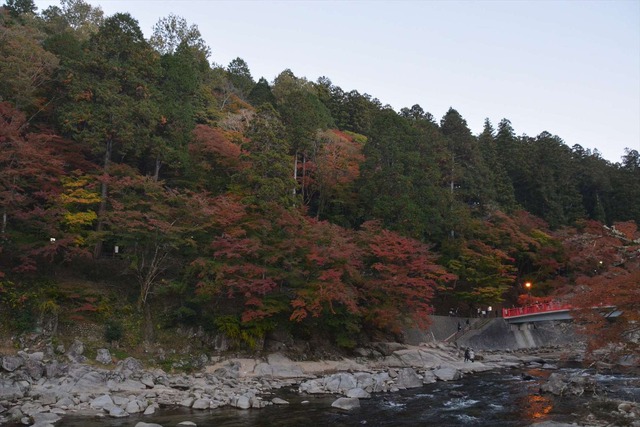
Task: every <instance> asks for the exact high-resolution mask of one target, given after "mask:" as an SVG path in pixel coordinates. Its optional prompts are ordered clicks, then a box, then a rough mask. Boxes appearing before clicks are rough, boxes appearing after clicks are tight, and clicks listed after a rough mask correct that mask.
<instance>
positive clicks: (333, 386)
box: [0, 343, 561, 427]
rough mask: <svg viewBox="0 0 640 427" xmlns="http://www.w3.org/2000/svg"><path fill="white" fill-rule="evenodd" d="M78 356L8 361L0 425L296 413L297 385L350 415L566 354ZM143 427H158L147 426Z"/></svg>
mask: <svg viewBox="0 0 640 427" xmlns="http://www.w3.org/2000/svg"><path fill="white" fill-rule="evenodd" d="M79 347H80V346H79V345H75V351H69V352H67V354H66V355H65V359H66V360H65V361H64V362H62V361H60V360H58V358H56V357H53V355H52V354H49V355H45V354H44V353H43V352H35V353H28V352H25V351H22V352H18V354H17V355H13V356H4V357H1V367H2V368H1V369H0V424H3V423H12V424H23V425H33V426H36V427H50V426H53V425H55V424H56V423H58V422H59V421H60V420H61V419H62V418H63V417H64V416H69V415H81V416H87V417H116V418H119V417H127V416H129V415H130V414H145V415H151V414H153V413H154V412H155V411H156V410H157V409H158V408H160V407H184V408H191V409H200V410H210V409H215V408H219V407H223V406H230V407H235V408H239V409H249V408H263V407H265V406H267V405H281V404H282V405H284V404H288V402H287V401H285V400H283V399H281V398H279V397H275V395H277V390H278V389H280V388H282V387H286V386H297V387H298V390H299V392H300V393H303V394H332V395H336V396H340V397H338V398H337V399H336V400H335V401H334V402H333V405H332V406H334V407H337V408H340V409H344V410H349V409H353V408H356V407H358V406H359V402H360V399H367V398H369V397H370V396H371V394H372V393H388V392H395V391H398V390H401V389H409V388H416V387H421V386H422V385H424V384H430V383H433V382H436V381H452V380H456V379H459V378H461V377H462V376H464V375H469V374H473V373H475V372H482V371H488V370H494V369H504V368H514V367H524V366H537V367H546V368H550V369H553V368H554V365H553V363H554V362H555V361H557V360H558V359H559V358H560V356H561V353H560V350H559V349H557V348H547V349H536V351H535V352H533V351H519V352H487V353H483V354H481V355H480V357H479V360H477V361H475V362H473V363H470V362H468V363H465V362H464V361H463V358H462V355H461V352H460V351H459V349H457V348H456V347H454V346H452V345H445V344H442V343H433V344H428V345H421V346H408V345H402V344H397V343H377V344H374V345H372V346H371V348H369V349H360V350H359V352H358V353H359V354H360V356H359V357H356V358H352V359H341V360H324V361H315V362H309V361H304V362H298V361H293V360H291V359H289V358H287V357H286V356H285V355H283V354H281V353H273V354H269V355H268V356H266V357H265V358H260V359H258V358H229V359H225V360H215V363H213V361H210V360H209V361H208V362H209V363H208V364H207V365H206V366H205V367H204V368H203V369H202V370H201V371H199V372H196V373H192V374H184V373H181V374H173V373H167V372H165V371H163V370H162V369H145V368H144V366H143V364H142V363H141V362H140V361H138V360H136V359H134V358H127V359H124V360H121V361H119V362H117V364H113V363H112V361H111V356H110V355H108V351H106V350H103V351H99V352H98V356H97V357H96V359H97V361H96V363H91V364H89V363H86V362H87V360H86V358H84V356H83V355H82V354H81V353H82V352H81V351H80V352H78V348H79ZM78 353H80V354H78ZM83 362H84V363H83ZM100 365H102V366H100ZM184 425H189V424H188V422H187V423H186V424H184ZM191 425H194V424H191ZM137 426H138V427H144V426H147V427H149V426H157V424H151V423H144V422H140V423H138V424H137Z"/></svg>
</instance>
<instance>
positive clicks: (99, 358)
mask: <svg viewBox="0 0 640 427" xmlns="http://www.w3.org/2000/svg"><path fill="white" fill-rule="evenodd" d="M96 362H98V363H102V364H103V365H110V364H111V363H113V359H112V358H111V353H110V352H109V349H107V348H99V349H98V354H97V355H96Z"/></svg>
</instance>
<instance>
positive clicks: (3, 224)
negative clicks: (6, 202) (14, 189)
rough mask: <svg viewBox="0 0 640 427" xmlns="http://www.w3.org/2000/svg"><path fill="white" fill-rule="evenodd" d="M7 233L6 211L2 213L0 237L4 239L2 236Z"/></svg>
mask: <svg viewBox="0 0 640 427" xmlns="http://www.w3.org/2000/svg"><path fill="white" fill-rule="evenodd" d="M6 232H7V209H6V208H5V209H4V211H3V212H2V227H1V228H0V237H1V238H3V239H4V234H5V233H6Z"/></svg>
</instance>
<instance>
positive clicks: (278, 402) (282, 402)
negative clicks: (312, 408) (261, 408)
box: [271, 397, 289, 405]
mask: <svg viewBox="0 0 640 427" xmlns="http://www.w3.org/2000/svg"><path fill="white" fill-rule="evenodd" d="M271 403H273V404H274V405H288V404H289V402H287V401H286V400H284V399H281V398H279V397H274V398H273V399H271Z"/></svg>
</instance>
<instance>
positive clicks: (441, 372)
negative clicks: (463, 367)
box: [433, 367, 462, 381]
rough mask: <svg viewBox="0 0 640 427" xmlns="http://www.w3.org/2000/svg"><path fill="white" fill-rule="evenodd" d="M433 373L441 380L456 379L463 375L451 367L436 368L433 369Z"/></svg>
mask: <svg viewBox="0 0 640 427" xmlns="http://www.w3.org/2000/svg"><path fill="white" fill-rule="evenodd" d="M433 375H435V377H436V378H437V379H439V380H440V381H455V380H459V379H460V378H461V377H462V374H461V373H460V371H458V370H457V369H456V368H451V367H445V368H440V369H436V370H434V371H433Z"/></svg>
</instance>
